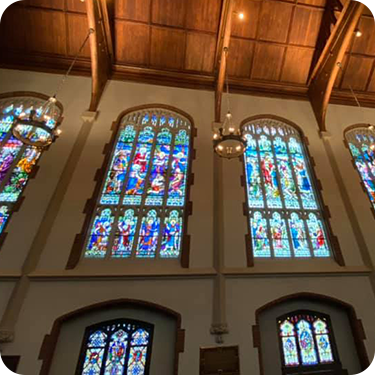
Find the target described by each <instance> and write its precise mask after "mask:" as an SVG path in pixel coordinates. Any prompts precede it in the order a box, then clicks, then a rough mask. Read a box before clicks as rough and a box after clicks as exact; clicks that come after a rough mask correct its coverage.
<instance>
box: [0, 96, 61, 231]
mask: <svg viewBox="0 0 375 375" xmlns="http://www.w3.org/2000/svg"><path fill="white" fill-rule="evenodd" d="M43 103H44V101H43V99H40V98H34V97H27V96H20V97H14V98H8V99H0V234H1V233H3V232H4V230H5V227H6V225H7V223H8V222H9V218H10V215H11V214H12V211H13V208H14V205H15V204H16V203H17V201H18V200H19V198H20V197H21V195H22V192H23V190H24V189H25V186H26V184H27V182H28V180H29V178H30V174H31V173H32V171H33V169H34V167H35V165H36V163H37V162H38V160H39V158H40V156H41V152H40V151H38V150H37V149H35V148H33V147H30V146H26V145H24V144H23V143H22V142H21V141H19V140H18V139H16V138H15V137H14V136H13V134H12V126H13V123H14V121H15V120H16V119H17V118H22V117H24V116H26V115H27V114H29V113H30V112H31V110H32V109H34V108H40V107H41V106H42V105H43ZM57 110H58V111H59V109H57ZM55 126H56V123H54V124H52V127H53V128H54V127H55ZM24 130H25V131H27V132H30V131H32V130H33V127H30V129H24ZM32 133H34V132H32ZM35 136H39V135H35Z"/></svg>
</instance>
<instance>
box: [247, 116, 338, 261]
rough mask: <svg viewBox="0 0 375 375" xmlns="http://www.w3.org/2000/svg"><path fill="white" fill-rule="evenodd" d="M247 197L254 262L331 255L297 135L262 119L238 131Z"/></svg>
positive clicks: (307, 164) (309, 172)
mask: <svg viewBox="0 0 375 375" xmlns="http://www.w3.org/2000/svg"><path fill="white" fill-rule="evenodd" d="M242 131H243V133H244V136H245V137H246V141H247V148H246V152H245V155H244V165H245V175H246V192H247V205H248V215H249V227H250V234H251V241H249V242H250V243H251V244H249V246H251V247H252V253H253V256H254V257H255V258H271V257H274V258H289V257H295V258H306V257H316V258H322V257H329V256H331V249H330V243H329V241H328V235H327V233H328V230H327V226H326V225H325V222H324V219H323V212H322V209H321V204H320V201H319V199H318V196H317V192H316V189H315V186H314V182H313V179H312V178H311V171H310V166H309V162H308V158H307V157H306V151H305V146H304V143H303V141H302V137H301V134H300V132H299V131H298V130H297V129H296V128H295V127H293V126H291V125H289V124H287V123H284V122H282V121H278V120H274V119H270V118H260V119H255V120H248V121H246V122H245V123H244V125H243V126H242Z"/></svg>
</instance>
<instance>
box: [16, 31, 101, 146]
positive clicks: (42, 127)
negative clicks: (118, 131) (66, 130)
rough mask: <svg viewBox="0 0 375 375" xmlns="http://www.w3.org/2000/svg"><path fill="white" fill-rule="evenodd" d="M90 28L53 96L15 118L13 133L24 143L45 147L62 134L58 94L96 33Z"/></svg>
mask: <svg viewBox="0 0 375 375" xmlns="http://www.w3.org/2000/svg"><path fill="white" fill-rule="evenodd" d="M94 32H95V30H94V29H90V30H89V32H88V34H87V36H86V38H85V40H84V42H83V43H82V45H81V47H80V49H79V50H78V52H77V54H76V56H75V58H74V60H73V61H72V63H71V64H70V66H69V69H68V71H67V72H66V74H65V75H64V77H63V78H62V80H61V82H60V83H59V86H58V88H57V90H56V92H55V94H54V95H53V96H51V97H50V98H49V99H48V100H47V101H46V102H45V103H44V104H43V105H42V106H41V107H40V108H31V110H29V111H28V112H26V111H25V112H22V113H20V115H19V116H18V117H17V118H16V119H15V121H14V123H13V127H12V133H13V135H14V136H15V137H16V138H17V139H19V140H20V141H21V142H22V143H24V144H26V145H29V146H33V147H36V148H39V149H43V148H45V147H47V146H49V145H50V144H51V143H52V142H54V141H55V139H56V138H57V137H58V136H59V135H60V134H61V130H60V129H56V126H57V125H58V122H59V119H60V110H59V108H58V106H57V99H56V97H57V94H58V93H59V92H60V90H61V89H62V87H63V85H64V83H65V81H66V79H67V78H68V76H69V74H70V72H71V71H72V69H73V66H74V65H75V63H76V62H77V60H78V57H79V55H80V53H81V52H82V50H83V48H84V47H85V45H86V43H87V41H88V40H89V38H90V35H91V34H92V33H94Z"/></svg>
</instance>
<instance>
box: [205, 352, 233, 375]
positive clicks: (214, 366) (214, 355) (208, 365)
mask: <svg viewBox="0 0 375 375" xmlns="http://www.w3.org/2000/svg"><path fill="white" fill-rule="evenodd" d="M199 374H200V375H216V374H221V375H239V374H240V359H239V351H238V346H227V347H223V346H219V347H216V348H201V349H200V370H199Z"/></svg>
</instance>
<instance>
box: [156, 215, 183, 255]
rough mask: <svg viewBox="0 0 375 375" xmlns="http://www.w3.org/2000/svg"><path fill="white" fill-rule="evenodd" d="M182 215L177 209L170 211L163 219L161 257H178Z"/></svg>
mask: <svg viewBox="0 0 375 375" xmlns="http://www.w3.org/2000/svg"><path fill="white" fill-rule="evenodd" d="M181 237H182V217H180V214H179V212H178V211H176V210H174V211H172V212H171V213H170V214H169V215H168V216H167V217H166V218H165V220H164V231H163V237H162V243H161V250H160V257H161V258H178V256H179V254H180V250H181V239H182V238H181Z"/></svg>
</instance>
